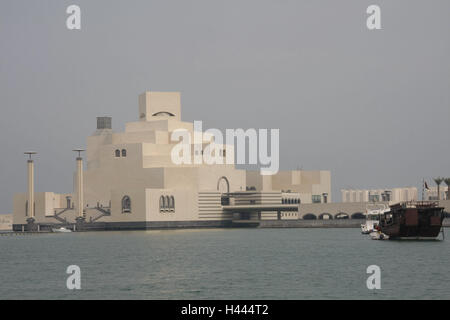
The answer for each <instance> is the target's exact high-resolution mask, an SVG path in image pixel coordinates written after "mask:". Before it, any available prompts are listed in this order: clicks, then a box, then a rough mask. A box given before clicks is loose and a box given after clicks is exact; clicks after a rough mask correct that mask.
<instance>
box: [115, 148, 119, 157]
mask: <svg viewBox="0 0 450 320" xmlns="http://www.w3.org/2000/svg"><path fill="white" fill-rule="evenodd" d="M115 154H116V158H119V157H120V150H119V149H116V151H115Z"/></svg>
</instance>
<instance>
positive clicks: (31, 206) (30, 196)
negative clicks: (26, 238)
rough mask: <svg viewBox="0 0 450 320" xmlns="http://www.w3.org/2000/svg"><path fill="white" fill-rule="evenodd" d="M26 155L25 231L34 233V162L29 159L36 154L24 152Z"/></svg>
mask: <svg viewBox="0 0 450 320" xmlns="http://www.w3.org/2000/svg"><path fill="white" fill-rule="evenodd" d="M25 154H26V155H28V161H27V167H28V206H27V207H28V209H27V210H28V211H27V212H26V214H27V216H28V218H27V224H28V226H27V231H36V224H35V223H34V222H35V218H34V162H33V159H31V157H32V156H33V155H34V154H36V152H34V151H27V152H25Z"/></svg>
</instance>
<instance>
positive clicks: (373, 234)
mask: <svg viewBox="0 0 450 320" xmlns="http://www.w3.org/2000/svg"><path fill="white" fill-rule="evenodd" d="M369 236H370V238H371V239H372V240H388V239H389V236H388V235H387V234H384V233H383V232H381V231H373V232H371V233H370V234H369Z"/></svg>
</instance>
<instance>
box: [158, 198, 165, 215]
mask: <svg viewBox="0 0 450 320" xmlns="http://www.w3.org/2000/svg"><path fill="white" fill-rule="evenodd" d="M165 208H166V198H165V197H164V196H161V197H159V212H162V211H164V210H165Z"/></svg>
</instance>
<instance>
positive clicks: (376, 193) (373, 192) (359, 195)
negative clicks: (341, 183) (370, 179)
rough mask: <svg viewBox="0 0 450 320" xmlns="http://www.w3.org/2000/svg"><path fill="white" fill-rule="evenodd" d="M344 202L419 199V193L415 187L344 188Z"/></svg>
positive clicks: (396, 201) (342, 193)
mask: <svg viewBox="0 0 450 320" xmlns="http://www.w3.org/2000/svg"><path fill="white" fill-rule="evenodd" d="M341 195H342V202H344V203H346V202H381V201H384V202H388V203H389V202H390V203H398V202H405V201H417V200H418V193H417V188H415V187H404V188H391V189H389V188H386V189H361V190H356V189H342V190H341Z"/></svg>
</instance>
